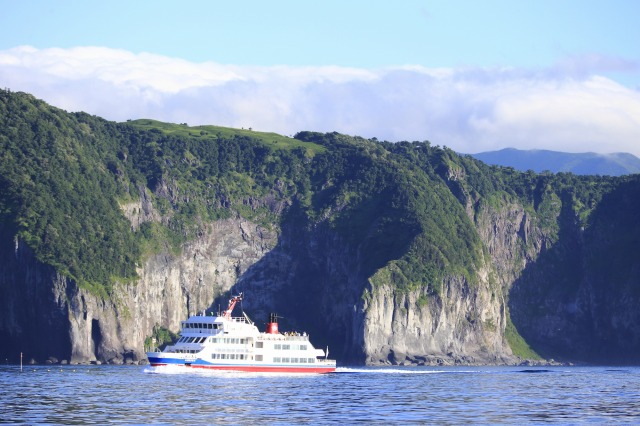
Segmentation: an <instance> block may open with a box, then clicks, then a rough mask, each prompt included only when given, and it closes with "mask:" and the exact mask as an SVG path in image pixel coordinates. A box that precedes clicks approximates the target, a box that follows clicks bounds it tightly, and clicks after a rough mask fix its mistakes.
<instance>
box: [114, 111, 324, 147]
mask: <svg viewBox="0 0 640 426" xmlns="http://www.w3.org/2000/svg"><path fill="white" fill-rule="evenodd" d="M127 124H129V125H131V126H133V127H135V128H137V129H139V130H152V129H156V130H160V131H162V132H163V133H165V134H167V135H174V136H180V137H186V138H200V139H210V140H219V139H230V138H233V137H234V136H246V137H250V138H252V139H255V140H257V141H260V142H262V143H263V144H264V145H266V146H269V147H271V148H275V149H295V148H303V149H306V150H307V151H309V153H311V154H318V153H321V152H324V151H325V148H324V147H323V146H321V145H317V144H314V143H305V142H301V141H300V140H298V139H294V138H289V137H287V136H283V135H279V134H277V133H272V132H257V131H253V130H249V129H234V128H231V127H221V126H209V125H207V126H193V127H190V126H188V125H186V124H175V123H165V122H162V121H157V120H151V119H146V118H144V119H139V120H131V121H127Z"/></svg>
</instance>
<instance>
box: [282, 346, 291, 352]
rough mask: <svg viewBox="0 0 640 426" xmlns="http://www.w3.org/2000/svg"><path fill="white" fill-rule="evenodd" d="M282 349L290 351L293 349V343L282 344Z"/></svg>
mask: <svg viewBox="0 0 640 426" xmlns="http://www.w3.org/2000/svg"><path fill="white" fill-rule="evenodd" d="M282 349H283V350H285V351H288V350H289V349H291V345H282Z"/></svg>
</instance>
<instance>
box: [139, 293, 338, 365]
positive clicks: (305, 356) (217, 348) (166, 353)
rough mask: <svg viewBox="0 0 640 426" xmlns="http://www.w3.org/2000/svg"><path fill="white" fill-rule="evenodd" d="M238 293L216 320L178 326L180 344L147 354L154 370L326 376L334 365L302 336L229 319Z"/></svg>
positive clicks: (272, 323) (273, 321)
mask: <svg viewBox="0 0 640 426" xmlns="http://www.w3.org/2000/svg"><path fill="white" fill-rule="evenodd" d="M241 300H242V293H240V294H239V295H238V296H234V297H232V298H231V300H229V306H228V307H227V310H225V311H224V312H223V313H222V314H221V315H220V314H218V316H205V315H204V314H203V315H196V316H192V317H190V318H189V319H188V320H186V321H182V323H181V331H180V335H179V339H178V340H177V341H176V342H175V343H174V344H171V345H168V346H167V347H165V348H164V350H162V351H156V352H147V358H148V359H149V363H150V364H151V365H152V366H153V367H160V366H176V367H184V368H185V369H207V370H230V371H247V372H277V373H331V372H334V371H335V369H336V361H335V360H331V359H327V358H328V348H327V353H325V351H324V350H322V349H316V348H314V347H313V345H312V344H311V342H310V341H309V336H308V335H307V333H302V334H301V333H297V332H288V333H280V332H279V331H278V316H277V315H276V314H271V315H270V318H269V323H267V329H266V331H265V332H264V333H261V332H260V331H259V330H258V327H256V326H255V325H254V323H253V322H252V321H251V320H250V319H249V317H248V316H247V315H246V314H245V313H244V312H242V315H243V316H242V317H232V316H231V313H232V312H233V308H234V307H235V306H236V304H237V303H238V302H239V301H241Z"/></svg>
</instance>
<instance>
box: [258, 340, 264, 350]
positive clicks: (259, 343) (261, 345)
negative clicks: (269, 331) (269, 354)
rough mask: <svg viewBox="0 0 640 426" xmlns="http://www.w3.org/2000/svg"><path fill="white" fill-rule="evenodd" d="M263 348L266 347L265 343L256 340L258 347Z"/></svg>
mask: <svg viewBox="0 0 640 426" xmlns="http://www.w3.org/2000/svg"><path fill="white" fill-rule="evenodd" d="M262 348H264V343H262V342H256V349H262Z"/></svg>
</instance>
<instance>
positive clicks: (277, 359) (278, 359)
mask: <svg viewBox="0 0 640 426" xmlns="http://www.w3.org/2000/svg"><path fill="white" fill-rule="evenodd" d="M281 359H282V358H280V357H279V356H275V357H273V362H282V361H281Z"/></svg>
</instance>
